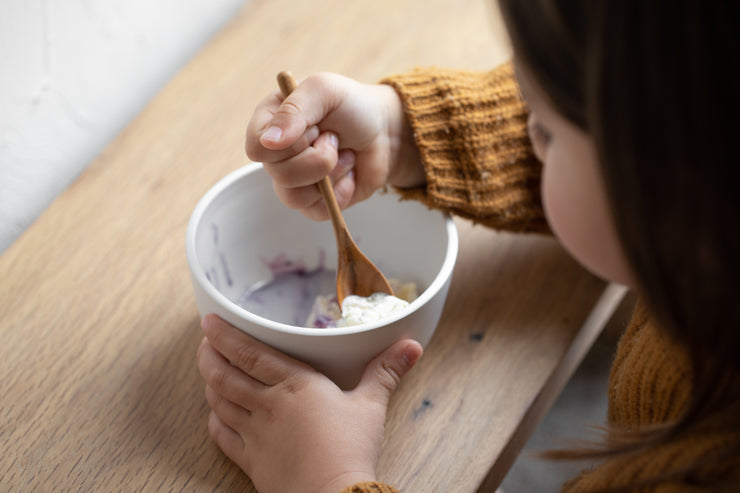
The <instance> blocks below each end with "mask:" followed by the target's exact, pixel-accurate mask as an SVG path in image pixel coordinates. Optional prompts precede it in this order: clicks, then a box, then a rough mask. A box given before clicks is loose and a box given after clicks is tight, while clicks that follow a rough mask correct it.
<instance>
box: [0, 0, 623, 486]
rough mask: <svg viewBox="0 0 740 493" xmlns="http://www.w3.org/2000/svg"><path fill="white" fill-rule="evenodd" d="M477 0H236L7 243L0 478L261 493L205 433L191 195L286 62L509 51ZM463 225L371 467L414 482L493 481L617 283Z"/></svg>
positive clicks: (204, 185) (552, 247) (591, 334)
mask: <svg viewBox="0 0 740 493" xmlns="http://www.w3.org/2000/svg"><path fill="white" fill-rule="evenodd" d="M489 3H490V2H489V1H488V0H469V1H466V2H464V4H465V6H464V8H463V7H461V5H462V4H461V3H460V1H459V0H393V1H391V0H352V1H351V2H347V1H344V0H316V1H312V2H297V1H291V0H253V1H252V2H250V3H248V4H247V5H246V6H245V8H244V9H243V11H242V12H241V13H240V14H239V15H238V16H237V17H236V18H235V19H234V21H233V22H232V23H231V24H230V25H228V26H227V27H226V28H225V29H224V30H223V31H222V32H221V33H220V34H218V35H217V36H216V37H215V38H214V39H213V40H212V42H211V43H210V44H209V45H208V46H207V47H206V48H205V49H204V50H203V51H202V52H201V53H200V54H199V55H198V56H196V57H195V58H194V59H193V60H192V61H191V62H190V63H189V64H188V65H187V66H186V67H184V69H183V70H182V71H181V72H180V73H179V74H178V75H177V76H176V77H175V78H174V79H173V80H172V81H171V82H170V83H169V84H168V85H167V86H166V87H165V88H164V90H163V91H162V92H161V93H160V94H159V95H158V96H157V97H156V98H155V99H154V100H153V101H152V102H151V104H150V105H149V106H148V107H147V108H146V109H145V110H144V111H143V112H142V113H141V114H140V115H139V116H138V118H136V120H135V121H134V122H132V123H131V125H130V126H129V127H128V128H126V129H125V130H124V131H123V132H122V133H121V134H120V135H119V136H118V138H117V139H116V140H115V141H114V142H113V143H112V144H111V145H110V146H109V147H108V148H107V149H106V150H105V151H104V152H103V153H102V154H101V155H100V156H99V157H98V158H97V159H96V160H95V162H94V163H93V164H92V165H91V166H90V167H89V168H88V169H87V170H86V171H85V172H84V173H83V174H82V175H81V176H80V177H79V179H78V180H77V181H76V182H75V183H74V184H73V185H72V186H71V187H70V188H69V189H68V190H67V191H65V193H63V194H62V195H61V196H60V197H59V198H58V199H57V200H56V201H55V202H54V203H53V204H52V206H51V207H50V208H49V209H48V210H47V211H46V212H45V213H44V214H43V216H42V217H41V218H40V219H39V220H37V221H36V222H35V223H34V224H33V225H32V226H31V228H29V230H28V231H27V232H26V233H25V234H24V235H23V236H22V237H21V238H20V239H19V240H18V241H17V242H16V243H15V244H13V245H12V246H11V248H10V249H8V250H7V251H6V252H5V253H4V254H3V255H2V256H1V257H0V276H2V283H1V284H0V337H1V339H0V341H1V343H0V396H2V397H1V399H2V405H1V407H0V457H2V459H0V490H2V491H34V492H37V491H253V487H252V486H251V484H250V482H249V479H248V478H247V477H246V476H245V475H244V474H243V473H242V472H241V471H240V470H239V469H238V468H236V467H235V466H234V465H233V464H232V463H231V462H230V461H229V460H228V459H226V458H225V457H224V456H223V455H222V454H221V453H220V451H219V450H218V449H217V448H216V447H215V445H213V444H212V443H211V442H210V440H209V438H208V434H207V431H206V417H207V413H208V407H207V405H206V403H205V399H204V396H203V382H202V381H201V378H200V375H199V373H198V370H197V368H196V364H195V357H194V356H195V351H196V347H197V346H198V343H199V342H200V339H201V337H202V333H201V331H200V328H199V317H198V314H197V312H196V307H195V303H194V300H193V297H192V292H191V286H190V280H189V275H188V269H187V266H186V262H185V252H184V236H185V228H186V223H187V220H188V217H189V214H190V212H191V211H192V209H193V207H194V206H195V203H196V202H197V200H198V199H199V197H200V196H201V195H202V194H203V193H204V192H205V191H206V190H207V189H208V188H209V187H210V186H211V185H212V184H213V183H215V182H216V181H217V180H218V179H219V178H221V177H222V176H224V175H225V174H226V173H228V172H229V171H232V170H234V169H236V168H238V167H240V166H242V165H244V164H245V163H246V157H245V156H244V152H243V133H244V128H245V126H246V122H247V119H248V117H249V115H250V114H251V110H252V108H253V107H254V105H255V104H256V103H257V101H258V100H259V99H261V97H262V96H263V95H265V94H267V93H268V92H269V91H272V90H274V89H275V81H274V75H275V74H276V73H277V72H278V71H279V70H281V69H286V68H287V69H291V70H292V71H293V72H294V73H296V74H297V75H298V76H302V75H306V74H308V73H311V72H315V71H318V70H331V71H336V72H341V73H344V74H347V75H350V76H353V77H355V78H358V79H360V80H363V81H367V82H373V81H376V80H378V79H379V78H380V77H382V76H383V75H386V74H388V73H393V72H398V71H403V70H407V69H409V68H411V67H412V66H415V65H430V64H436V65H442V66H449V67H460V68H463V67H467V68H476V69H478V68H480V69H483V68H489V67H492V66H494V65H495V64H497V63H499V62H500V61H502V60H503V59H505V58H506V57H507V56H508V55H507V54H508V51H507V48H506V46H505V45H504V44H503V42H502V40H503V39H504V35H503V30H502V28H501V27H500V22H499V21H498V18H497V17H496V15H495V13H494V12H493V11H492V10H491V9H490V6H489V5H488V4H489ZM458 225H459V226H460V229H461V250H460V256H459V262H458V267H457V270H456V273H455V275H454V278H453V281H452V285H451V288H450V294H449V298H448V303H447V305H446V309H445V313H444V314H443V317H442V320H441V322H440V324H439V327H438V329H437V332H436V334H435V336H434V338H433V339H432V341H431V343H430V345H429V347H428V348H427V351H426V353H425V356H424V357H423V359H422V360H421V362H420V363H419V364H418V366H417V367H416V368H415V369H414V370H413V371H412V372H411V373H410V374H409V375H408V377H407V378H406V379H405V380H404V382H403V383H402V385H401V388H400V389H399V390H398V392H397V393H396V394H395V395H394V398H393V400H392V402H391V406H390V410H389V416H388V425H387V432H386V439H385V447H384V449H383V454H382V457H381V460H380V465H379V470H378V474H379V477H380V478H381V479H383V480H385V481H388V482H390V483H393V484H395V485H397V486H398V487H400V488H401V489H403V490H404V491H407V492H414V493H418V492H433V491H454V492H465V491H475V490H479V491H492V490H493V489H495V486H496V485H497V484H498V483H499V482H500V480H501V479H502V478H503V476H504V475H505V473H506V471H507V469H508V467H509V466H510V465H511V463H512V462H513V460H514V458H515V457H516V454H517V453H518V451H519V450H520V448H521V447H522V445H523V444H524V442H525V441H526V439H527V437H528V436H529V433H530V432H531V431H532V430H533V428H534V426H535V425H536V424H537V422H538V420H539V419H540V418H541V417H542V416H543V414H544V413H545V412H546V410H547V408H548V407H549V405H550V404H551V403H552V402H553V400H554V399H555V397H556V396H557V394H558V392H559V391H560V389H561V388H562V386H563V385H564V383H565V381H566V380H567V378H568V377H569V375H570V374H571V372H572V371H573V370H574V368H575V366H576V365H577V364H578V362H579V361H580V359H581V358H582V357H583V355H584V353H585V352H586V351H587V350H588V348H589V346H590V344H591V342H592V341H593V339H594V338H595V337H596V335H597V334H598V332H599V330H600V329H601V327H602V326H603V324H604V322H605V320H606V319H607V318H608V316H609V314H610V313H611V310H612V309H613V308H614V306H615V304H616V303H617V302H618V300H619V298H620V296H621V293H622V291H621V290H620V289H619V288H614V287H608V286H606V285H605V284H604V283H603V282H601V281H599V280H597V279H595V278H594V277H592V276H590V275H589V274H587V273H585V272H584V271H583V270H581V269H580V268H579V267H578V266H577V265H576V264H575V263H574V262H573V261H572V260H570V259H569V258H568V256H567V255H566V254H565V253H564V252H563V251H562V250H561V249H560V247H559V246H557V244H556V243H555V242H554V241H553V240H552V239H549V238H541V237H535V236H515V235H509V234H504V233H496V232H493V231H489V230H485V229H483V228H481V227H473V226H471V225H470V224H467V223H465V222H464V221H458ZM597 302H598V303H597Z"/></svg>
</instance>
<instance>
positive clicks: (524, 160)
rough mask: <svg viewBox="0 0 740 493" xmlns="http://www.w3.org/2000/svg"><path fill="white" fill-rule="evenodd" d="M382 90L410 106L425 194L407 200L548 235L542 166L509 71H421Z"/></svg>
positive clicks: (410, 193)
mask: <svg viewBox="0 0 740 493" xmlns="http://www.w3.org/2000/svg"><path fill="white" fill-rule="evenodd" d="M381 83H384V84H388V85H390V86H392V87H393V88H394V89H395V90H396V92H397V93H398V94H399V96H400V97H401V99H402V101H403V105H404V111H405V114H406V117H407V118H408V121H409V123H410V124H411V127H412V129H413V132H414V139H415V141H416V144H417V146H418V148H419V152H420V155H421V159H422V162H423V165H424V169H425V173H426V179H427V183H426V186H425V187H424V188H418V189H399V192H400V193H401V195H402V196H403V197H404V198H413V199H416V200H420V201H422V202H424V203H426V204H427V205H428V206H430V207H433V208H436V209H442V210H447V211H449V212H452V213H454V214H457V215H460V216H463V217H466V218H469V219H473V220H474V221H476V222H481V223H485V224H487V225H489V226H492V227H496V228H501V229H507V230H512V231H548V228H547V225H546V222H545V218H544V213H543V211H542V206H541V200H540V191H539V183H540V174H541V165H540V164H539V162H538V161H537V160H536V158H535V157H534V155H533V153H532V149H531V146H530V143H529V137H528V135H527V107H526V105H525V103H524V102H523V100H522V99H521V97H520V95H519V89H518V86H517V83H516V80H515V78H514V74H513V69H512V67H511V65H510V64H505V65H502V66H500V67H499V68H497V69H496V70H493V71H491V72H471V71H459V70H446V69H439V68H427V69H416V70H413V71H411V72H409V73H406V74H402V75H396V76H391V77H387V78H385V79H383V80H382V81H381Z"/></svg>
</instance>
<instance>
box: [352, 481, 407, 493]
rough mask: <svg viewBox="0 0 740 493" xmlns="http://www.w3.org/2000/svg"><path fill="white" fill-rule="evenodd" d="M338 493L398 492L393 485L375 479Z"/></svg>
mask: <svg viewBox="0 0 740 493" xmlns="http://www.w3.org/2000/svg"><path fill="white" fill-rule="evenodd" d="M340 493H399V492H398V490H397V489H395V488H394V487H393V486H388V485H387V484H384V483H379V482H377V481H370V482H366V483H358V484H356V485H354V486H350V487H348V488H345V489H343V490H342V491H341V492H340Z"/></svg>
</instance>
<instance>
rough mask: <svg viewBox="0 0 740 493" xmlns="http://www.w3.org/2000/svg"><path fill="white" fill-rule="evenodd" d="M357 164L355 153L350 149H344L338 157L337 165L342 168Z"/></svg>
mask: <svg viewBox="0 0 740 493" xmlns="http://www.w3.org/2000/svg"><path fill="white" fill-rule="evenodd" d="M354 165H355V153H354V152H352V151H350V150H349V149H342V151H341V152H340V153H339V156H338V158H337V166H339V167H340V168H351V167H352V166H354Z"/></svg>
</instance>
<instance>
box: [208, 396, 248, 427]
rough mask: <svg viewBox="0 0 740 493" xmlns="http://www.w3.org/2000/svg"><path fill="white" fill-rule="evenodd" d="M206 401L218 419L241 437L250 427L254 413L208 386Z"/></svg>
mask: <svg viewBox="0 0 740 493" xmlns="http://www.w3.org/2000/svg"><path fill="white" fill-rule="evenodd" d="M206 401H208V405H209V406H210V407H211V411H213V412H214V413H215V414H216V416H218V419H220V420H221V422H223V423H224V424H225V425H226V426H228V427H229V428H231V429H232V430H234V431H236V432H237V433H239V434H240V435H241V433H240V432H241V431H243V429H244V428H245V427H246V426H248V425H249V420H250V419H251V416H252V413H251V411H248V410H247V409H244V408H243V407H241V406H238V405H236V404H234V403H233V402H231V401H230V400H228V399H226V398H225V397H223V396H222V395H220V394H219V393H218V392H216V391H215V390H213V389H212V388H211V387H210V386H209V385H206Z"/></svg>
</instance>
